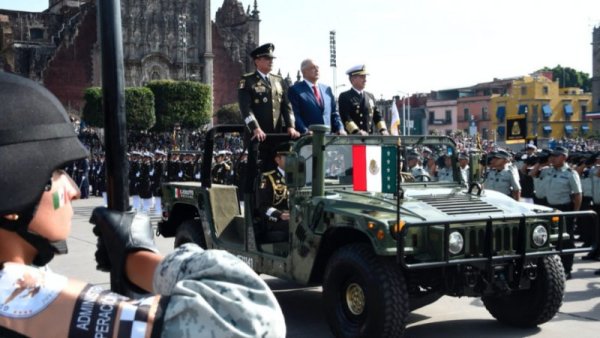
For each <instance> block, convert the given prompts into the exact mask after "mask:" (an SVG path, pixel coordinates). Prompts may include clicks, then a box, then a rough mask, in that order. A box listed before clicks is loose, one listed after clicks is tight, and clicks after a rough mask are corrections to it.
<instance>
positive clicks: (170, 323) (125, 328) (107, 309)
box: [0, 72, 285, 338]
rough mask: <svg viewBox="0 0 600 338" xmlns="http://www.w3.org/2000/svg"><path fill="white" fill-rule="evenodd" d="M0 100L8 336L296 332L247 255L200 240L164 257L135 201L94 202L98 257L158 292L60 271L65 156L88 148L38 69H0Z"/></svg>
mask: <svg viewBox="0 0 600 338" xmlns="http://www.w3.org/2000/svg"><path fill="white" fill-rule="evenodd" d="M0 100H2V102H3V107H2V109H1V110H0V126H1V127H0V158H2V159H3V164H2V166H0V186H1V187H2V189H3V194H2V195H1V196H0V262H1V265H0V301H1V302H2V306H1V307H0V336H1V337H7V336H9V337H14V336H18V337H21V336H27V337H100V336H101V337H105V336H106V337H178V338H182V337H284V336H285V322H284V318H283V315H282V313H281V309H280V307H279V305H278V304H277V301H276V299H275V297H274V295H273V293H272V292H271V291H270V290H269V288H268V287H267V285H266V284H265V283H264V281H263V280H262V279H260V278H259V277H258V276H257V275H256V274H255V273H254V272H253V271H252V270H251V269H250V268H249V267H248V266H247V265H246V264H244V263H243V262H241V261H240V260H238V259H237V258H235V257H234V256H232V255H230V254H228V253H226V252H224V251H217V250H207V251H205V250H203V249H201V248H200V247H198V246H196V245H194V244H186V245H183V246H181V247H179V248H178V249H176V250H175V251H174V252H172V253H170V254H168V255H167V256H165V257H163V256H162V255H160V254H158V253H157V249H156V247H155V245H154V241H153V238H152V237H153V236H152V228H151V227H150V223H149V219H148V217H147V216H141V215H136V214H135V213H134V212H116V211H110V210H108V209H106V208H97V209H96V210H95V211H94V213H93V215H92V221H93V222H94V223H95V224H96V226H95V227H94V232H95V233H96V234H97V235H98V236H99V237H100V238H101V239H102V242H99V244H98V245H99V249H102V250H103V252H105V253H106V254H107V256H104V258H105V259H108V260H109V262H106V261H102V260H99V261H98V263H99V264H102V265H103V266H105V267H106V266H108V265H110V269H111V273H112V274H113V275H116V276H117V277H118V278H117V279H116V280H117V281H118V283H120V284H121V285H120V286H119V288H123V287H122V286H124V285H127V286H128V288H131V289H136V290H138V291H139V292H143V291H150V292H153V293H154V295H150V294H148V295H147V296H145V297H143V298H140V299H138V300H132V299H128V298H126V297H124V296H121V295H118V294H115V293H111V292H108V291H104V290H102V289H101V288H100V287H99V286H94V285H90V284H87V283H85V282H82V281H77V280H72V279H69V278H67V277H65V276H62V275H58V274H55V273H52V272H51V271H49V270H48V269H47V268H46V267H45V265H46V264H47V263H48V262H49V261H50V260H51V259H52V258H53V256H54V255H55V254H62V253H66V242H65V240H66V238H67V237H68V236H69V233H70V226H71V218H72V216H73V207H72V205H71V202H72V201H73V200H75V199H77V198H78V197H79V190H78V188H77V186H76V185H75V183H74V182H73V180H72V179H71V178H70V177H69V176H68V175H67V174H66V173H65V172H64V171H62V170H59V168H63V167H64V166H65V164H67V163H69V162H71V161H75V160H78V159H81V158H84V157H86V156H87V152H86V150H85V149H84V147H83V146H82V144H81V143H80V142H79V140H78V139H77V136H76V135H75V133H74V131H73V128H72V126H71V125H70V124H69V122H68V121H69V120H68V117H67V114H66V112H65V111H64V108H63V107H62V106H61V104H60V103H59V102H58V100H57V99H56V98H55V97H54V96H53V95H52V94H51V93H50V92H48V91H47V90H46V89H44V88H42V87H41V86H39V85H38V84H36V83H34V82H33V81H30V80H27V79H24V78H21V77H18V76H15V75H11V74H8V73H3V72H0ZM40 149H43V151H39V150H40ZM32 164H35V165H32ZM99 252H100V251H99ZM101 256H102V255H98V253H97V259H99V258H100V257H101ZM107 263H108V264H107Z"/></svg>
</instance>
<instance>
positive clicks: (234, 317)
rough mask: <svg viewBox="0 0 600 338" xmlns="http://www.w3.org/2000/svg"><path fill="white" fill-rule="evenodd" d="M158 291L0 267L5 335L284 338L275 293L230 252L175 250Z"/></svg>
mask: <svg viewBox="0 0 600 338" xmlns="http://www.w3.org/2000/svg"><path fill="white" fill-rule="evenodd" d="M24 281H26V282H24ZM17 284H19V285H22V287H15V285H17ZM153 288H154V290H155V292H156V294H157V295H153V296H149V297H146V298H142V299H139V300H131V299H127V298H125V297H123V296H120V295H117V294H114V293H111V292H107V291H104V290H102V288H101V287H99V286H93V285H90V284H85V283H83V282H80V281H75V280H69V279H67V278H66V277H64V276H61V275H58V274H55V273H52V272H49V271H48V270H47V269H45V268H37V267H33V266H26V265H21V264H13V263H7V264H5V266H4V268H3V269H2V270H0V297H2V299H3V300H4V303H5V304H4V306H3V308H2V309H1V310H0V325H1V326H0V336H2V337H5V336H7V335H9V334H13V333H15V332H16V333H19V334H21V335H24V336H28V337H82V338H85V337H111V336H115V337H177V338H188V337H189V338H192V337H194V338H195V337H285V333H286V328H285V320H284V318H283V314H282V312H281V308H280V307H279V305H278V303H277V300H276V299H275V296H274V295H273V293H272V292H271V291H270V290H269V288H268V286H267V285H266V283H265V282H264V281H263V280H262V279H261V278H260V277H258V276H257V275H256V273H254V272H253V271H252V269H250V267H248V266H247V265H246V264H245V263H243V262H242V261H240V260H239V259H237V258H236V257H234V256H233V255H231V254H229V253H227V252H225V251H220V250H203V249H201V248H200V247H198V246H197V245H195V244H185V245H183V246H181V247H179V248H177V249H176V250H175V251H174V252H172V253H170V254H169V255H167V256H166V257H165V258H164V259H163V261H162V262H161V263H160V264H159V266H158V267H157V268H156V271H155V272H154V279H153ZM23 294H27V295H29V296H28V297H22V295H23ZM15 318H19V319H18V320H15ZM48 323H53V325H48Z"/></svg>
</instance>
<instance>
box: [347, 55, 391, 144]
mask: <svg viewBox="0 0 600 338" xmlns="http://www.w3.org/2000/svg"><path fill="white" fill-rule="evenodd" d="M346 74H348V77H349V79H350V82H351V83H352V88H350V89H349V90H347V91H345V92H343V93H341V94H340V96H339V98H338V104H339V110H340V116H341V118H342V122H343V123H344V127H345V128H346V131H347V132H348V134H357V133H359V132H360V131H363V132H366V133H368V134H373V133H374V132H375V131H378V132H380V133H382V134H385V135H387V127H386V124H385V121H384V120H383V116H382V114H381V112H379V110H377V107H376V106H375V97H374V96H373V94H371V93H369V92H367V91H366V90H364V88H361V87H364V84H365V82H366V80H363V81H362V83H360V84H359V86H360V87H359V88H356V86H355V82H354V81H356V78H355V77H359V76H366V75H368V74H369V73H367V71H366V68H365V65H357V66H354V67H352V68H350V69H348V71H346ZM358 81H360V79H359V80H358Z"/></svg>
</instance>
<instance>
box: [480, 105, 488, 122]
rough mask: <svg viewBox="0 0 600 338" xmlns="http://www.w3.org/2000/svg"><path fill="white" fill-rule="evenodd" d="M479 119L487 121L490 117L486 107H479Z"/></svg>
mask: <svg viewBox="0 0 600 338" xmlns="http://www.w3.org/2000/svg"><path fill="white" fill-rule="evenodd" d="M481 119H482V120H484V121H488V120H489V119H490V116H489V114H488V109H487V107H481Z"/></svg>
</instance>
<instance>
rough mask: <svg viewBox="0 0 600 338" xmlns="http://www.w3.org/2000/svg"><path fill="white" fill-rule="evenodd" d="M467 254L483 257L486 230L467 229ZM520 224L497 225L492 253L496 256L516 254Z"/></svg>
mask: <svg viewBox="0 0 600 338" xmlns="http://www.w3.org/2000/svg"><path fill="white" fill-rule="evenodd" d="M465 233H466V236H465V254H466V256H467V257H483V256H484V253H485V249H486V247H485V243H486V240H485V228H483V227H472V228H471V227H469V228H467V229H465ZM519 244H520V243H519V224H518V223H515V224H497V225H496V226H495V227H494V230H493V241H492V248H491V251H492V253H493V254H494V255H506V254H514V253H516V251H517V249H518V248H519Z"/></svg>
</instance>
